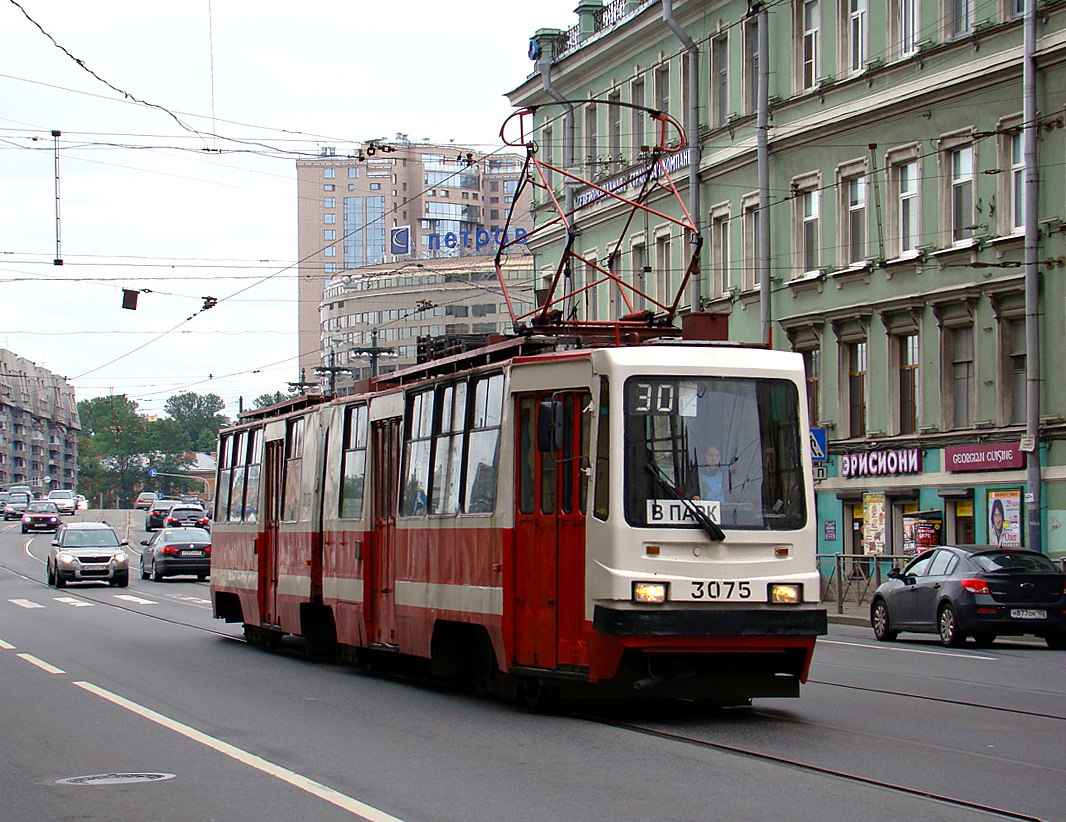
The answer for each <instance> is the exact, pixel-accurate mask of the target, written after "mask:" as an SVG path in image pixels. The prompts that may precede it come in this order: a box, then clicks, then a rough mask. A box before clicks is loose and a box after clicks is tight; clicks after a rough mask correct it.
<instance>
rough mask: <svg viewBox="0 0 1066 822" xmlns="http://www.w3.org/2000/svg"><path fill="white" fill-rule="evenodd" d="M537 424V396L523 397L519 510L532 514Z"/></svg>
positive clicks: (520, 411) (534, 488)
mask: <svg viewBox="0 0 1066 822" xmlns="http://www.w3.org/2000/svg"><path fill="white" fill-rule="evenodd" d="M536 425H537V401H536V398H535V397H523V398H522V399H521V401H520V402H519V403H518V510H519V511H521V512H522V513H523V514H532V513H533V512H534V509H535V508H536V505H537V497H536V493H537V488H536V485H537V483H536V474H535V471H536V467H537V448H536V437H535V436H534V431H535V429H536Z"/></svg>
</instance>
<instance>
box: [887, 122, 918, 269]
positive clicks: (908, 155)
mask: <svg viewBox="0 0 1066 822" xmlns="http://www.w3.org/2000/svg"><path fill="white" fill-rule="evenodd" d="M921 152H922V147H921V144H920V143H912V144H910V145H908V146H901V147H899V148H894V149H892V150H890V151H889V152H888V153H887V154H886V155H885V169H886V175H885V176H886V178H887V180H886V182H887V189H888V198H887V199H888V208H887V209H886V212H887V213H886V217H887V220H886V222H887V229H888V230H887V237H886V240H887V247H888V253H889V254H890V255H891V256H892V257H905V256H908V255H913V254H914V253H916V252H917V250H918V242H919V236H918V230H919V228H918V227H919V220H920V210H919V196H920V191H921V181H920V176H919V175H920V166H919V158H920V157H921Z"/></svg>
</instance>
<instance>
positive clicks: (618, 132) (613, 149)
mask: <svg viewBox="0 0 1066 822" xmlns="http://www.w3.org/2000/svg"><path fill="white" fill-rule="evenodd" d="M621 102H622V95H621V93H620V92H617V91H615V92H612V93H611V95H610V96H609V97H608V98H607V153H608V154H609V157H608V158H607V159H608V160H610V162H611V163H616V162H618V161H620V160H621V159H622V106H621V105H619V104H620V103H621ZM612 167H613V166H610V165H609V166H608V168H612Z"/></svg>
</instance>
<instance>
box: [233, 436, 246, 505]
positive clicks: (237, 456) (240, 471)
mask: <svg viewBox="0 0 1066 822" xmlns="http://www.w3.org/2000/svg"><path fill="white" fill-rule="evenodd" d="M247 436H248V435H247V432H245V431H241V432H240V433H239V434H237V435H236V436H235V437H234V438H233V487H232V490H231V491H230V497H229V521H230V522H240V521H241V520H242V519H243V518H244V461H245V459H247V453H248V451H247V448H248V446H247V443H248V439H247Z"/></svg>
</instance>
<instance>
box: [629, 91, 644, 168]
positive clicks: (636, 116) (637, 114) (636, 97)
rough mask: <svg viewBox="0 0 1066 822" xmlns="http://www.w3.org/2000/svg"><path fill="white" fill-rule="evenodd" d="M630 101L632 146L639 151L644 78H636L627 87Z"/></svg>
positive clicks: (642, 135)
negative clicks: (631, 104)
mask: <svg viewBox="0 0 1066 822" xmlns="http://www.w3.org/2000/svg"><path fill="white" fill-rule="evenodd" d="M629 94H630V100H631V102H632V103H633V106H634V108H633V109H632V111H633V145H634V146H635V147H636V149H637V150H638V151H639V150H640V149H641V147H643V146H644V145H645V143H644V110H643V108H642V106H643V105H644V78H643V77H638V78H637V79H636V80H634V81H633V83H632V84H631V85H630V86H629Z"/></svg>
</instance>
